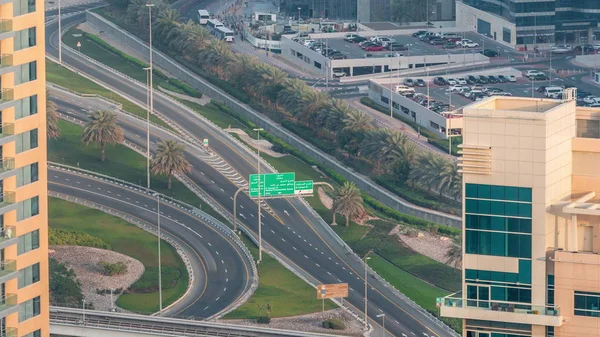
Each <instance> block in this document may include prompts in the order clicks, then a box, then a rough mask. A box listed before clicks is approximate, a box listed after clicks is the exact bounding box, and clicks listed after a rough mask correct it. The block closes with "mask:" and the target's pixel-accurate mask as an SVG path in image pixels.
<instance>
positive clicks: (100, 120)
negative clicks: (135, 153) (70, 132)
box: [81, 110, 123, 161]
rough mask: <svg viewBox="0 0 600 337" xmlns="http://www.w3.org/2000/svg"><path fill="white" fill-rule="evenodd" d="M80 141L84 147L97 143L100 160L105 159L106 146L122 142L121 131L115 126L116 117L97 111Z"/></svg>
mask: <svg viewBox="0 0 600 337" xmlns="http://www.w3.org/2000/svg"><path fill="white" fill-rule="evenodd" d="M81 141H82V142H84V143H85V144H86V145H88V144H90V143H99V144H100V149H101V156H100V158H101V160H102V161H104V160H105V159H106V144H118V143H121V142H123V129H121V127H120V126H118V125H117V115H116V114H114V113H112V112H110V111H105V110H100V111H97V112H96V113H94V114H93V115H92V119H91V120H90V121H89V122H87V124H86V125H85V128H84V129H83V134H82V135H81Z"/></svg>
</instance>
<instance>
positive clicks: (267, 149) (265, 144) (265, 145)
mask: <svg viewBox="0 0 600 337" xmlns="http://www.w3.org/2000/svg"><path fill="white" fill-rule="evenodd" d="M225 131H227V132H229V133H235V134H236V135H238V136H239V137H240V138H241V139H242V140H243V141H244V143H246V144H248V146H251V147H252V148H254V149H256V148H257V147H260V151H261V152H264V153H266V154H268V155H269V156H271V157H275V158H281V157H283V156H287V155H286V154H283V153H279V152H275V151H273V150H271V147H272V146H273V144H271V142H269V141H268V140H264V139H261V140H260V141H257V140H256V139H254V138H252V137H250V136H248V134H247V133H246V132H244V130H241V129H235V128H227V129H225Z"/></svg>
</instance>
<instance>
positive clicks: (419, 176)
mask: <svg viewBox="0 0 600 337" xmlns="http://www.w3.org/2000/svg"><path fill="white" fill-rule="evenodd" d="M444 166H445V163H444V158H443V157H442V156H439V155H437V154H435V153H433V152H430V151H427V152H425V153H423V154H422V155H420V156H419V157H418V158H417V160H416V161H415V164H414V166H413V169H412V171H411V178H412V180H414V181H416V182H417V183H419V184H420V185H421V186H425V187H427V189H429V190H431V188H432V187H437V186H439V184H440V172H441V171H443V170H444Z"/></svg>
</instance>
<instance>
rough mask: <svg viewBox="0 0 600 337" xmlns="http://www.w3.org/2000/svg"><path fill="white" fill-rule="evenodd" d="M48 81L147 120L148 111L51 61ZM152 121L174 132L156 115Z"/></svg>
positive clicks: (49, 62)
mask: <svg viewBox="0 0 600 337" xmlns="http://www.w3.org/2000/svg"><path fill="white" fill-rule="evenodd" d="M46 79H47V80H48V82H52V83H54V84H58V85H60V86H62V87H65V88H67V89H70V90H73V91H76V92H78V93H80V94H94V95H98V96H103V97H106V98H108V99H112V100H113V101H116V102H119V103H121V104H122V105H123V110H125V111H128V112H130V113H132V114H135V115H137V116H140V117H143V118H146V109H143V108H141V107H139V106H138V105H136V104H133V103H131V102H130V101H129V100H127V99H125V98H123V97H121V96H119V95H117V94H115V93H114V92H112V91H110V90H108V89H106V88H104V87H102V86H100V85H98V84H96V83H94V82H92V81H90V80H88V79H87V78H85V77H83V76H81V75H79V74H76V73H74V72H72V71H71V70H69V69H67V68H65V67H63V66H61V65H59V64H57V63H54V62H52V61H50V60H47V61H46ZM150 121H152V122H153V123H155V124H158V125H161V126H164V127H166V128H168V129H170V130H172V129H171V127H170V126H168V125H167V124H166V123H165V122H163V121H162V120H160V119H159V118H158V117H156V116H154V115H151V116H150Z"/></svg>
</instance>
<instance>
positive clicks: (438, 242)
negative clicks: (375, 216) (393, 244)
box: [391, 230, 460, 268]
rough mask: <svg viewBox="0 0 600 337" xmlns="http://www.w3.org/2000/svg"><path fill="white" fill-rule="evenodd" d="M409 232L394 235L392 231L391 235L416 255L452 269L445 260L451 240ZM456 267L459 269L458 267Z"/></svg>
mask: <svg viewBox="0 0 600 337" xmlns="http://www.w3.org/2000/svg"><path fill="white" fill-rule="evenodd" d="M409 232H410V233H407V232H406V231H405V232H403V231H401V230H400V231H397V230H396V232H395V233H394V231H392V233H391V234H392V235H397V236H398V238H399V239H400V240H401V241H402V242H403V243H404V244H406V245H407V246H408V247H410V248H411V249H412V250H414V251H416V252H417V253H419V254H423V255H425V256H428V257H430V258H432V259H434V260H436V261H438V262H441V263H444V264H447V265H449V266H450V267H454V265H453V264H449V263H447V259H446V252H448V250H449V249H450V248H451V247H452V239H450V238H447V237H445V236H439V235H434V234H431V233H429V232H425V231H419V232H418V234H416V235H415V233H414V232H415V231H413V230H411V231H409ZM458 267H459V268H460V266H458Z"/></svg>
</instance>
